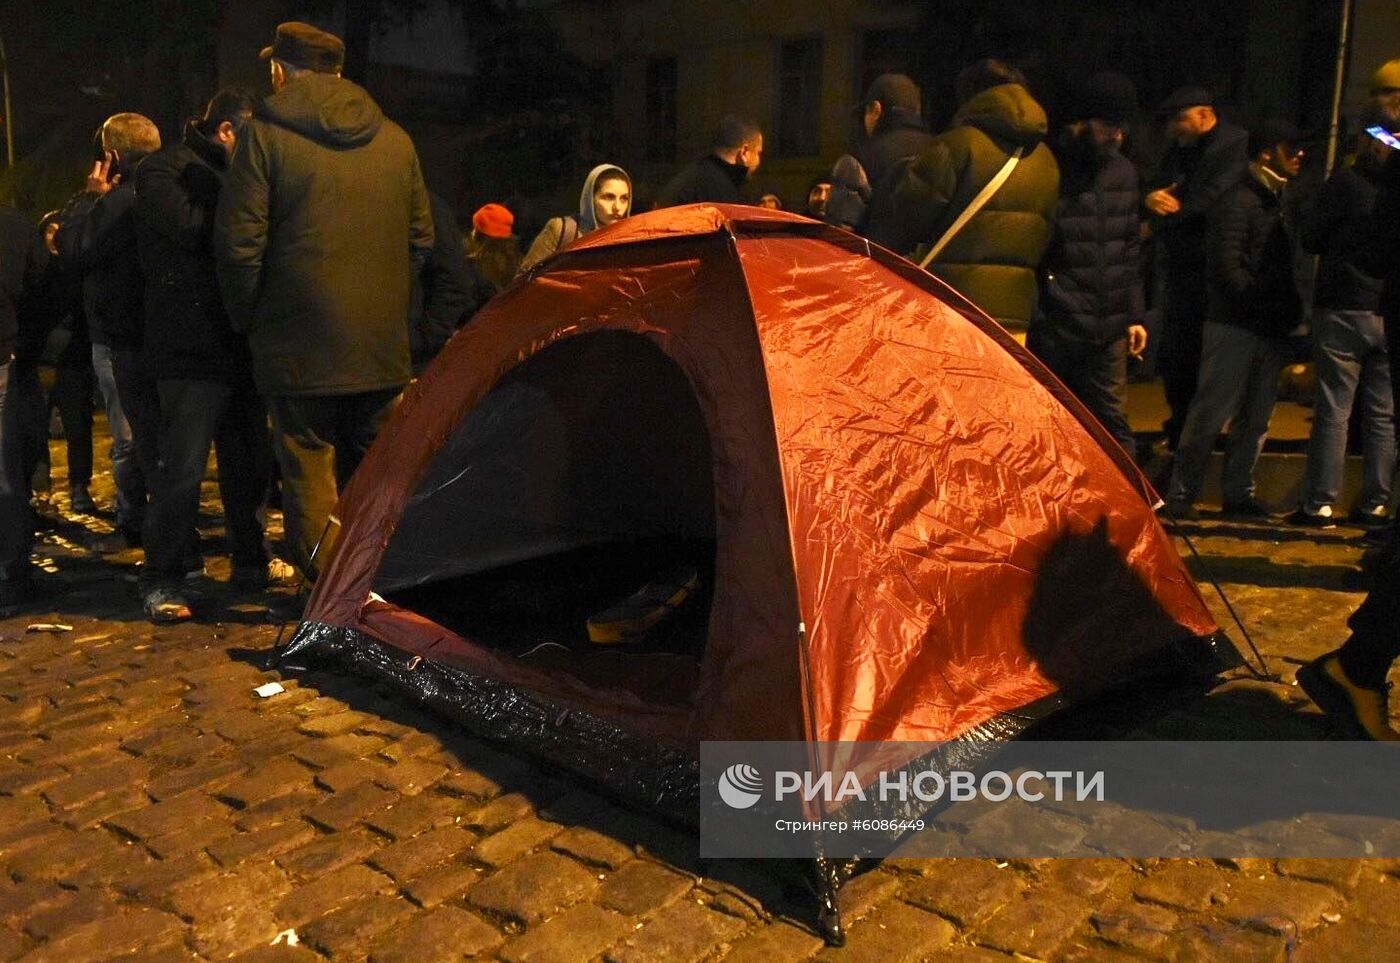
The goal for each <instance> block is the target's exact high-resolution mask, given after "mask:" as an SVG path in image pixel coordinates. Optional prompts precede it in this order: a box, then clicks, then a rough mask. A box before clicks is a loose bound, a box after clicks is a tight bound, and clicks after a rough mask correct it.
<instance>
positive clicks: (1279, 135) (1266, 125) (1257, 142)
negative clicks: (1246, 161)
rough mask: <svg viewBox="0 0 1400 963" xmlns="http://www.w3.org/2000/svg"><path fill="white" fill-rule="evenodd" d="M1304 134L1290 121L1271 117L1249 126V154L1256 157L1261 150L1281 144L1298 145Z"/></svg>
mask: <svg viewBox="0 0 1400 963" xmlns="http://www.w3.org/2000/svg"><path fill="white" fill-rule="evenodd" d="M1301 139H1302V136H1301V135H1300V134H1299V133H1298V128H1297V127H1296V126H1294V125H1293V124H1292V123H1291V122H1290V121H1287V120H1283V119H1282V118H1279V117H1270V118H1267V119H1265V120H1262V121H1260V122H1259V123H1257V124H1252V125H1250V128H1249V156H1250V157H1254V155H1256V154H1258V153H1259V152H1260V151H1261V150H1269V149H1270V148H1272V147H1276V146H1278V145H1279V144H1285V145H1287V146H1289V147H1296V146H1297V145H1298V142H1299V141H1300V140H1301Z"/></svg>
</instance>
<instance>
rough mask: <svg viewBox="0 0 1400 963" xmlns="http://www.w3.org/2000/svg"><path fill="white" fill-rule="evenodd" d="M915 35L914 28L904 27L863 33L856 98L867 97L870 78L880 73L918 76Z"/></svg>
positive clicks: (857, 68)
mask: <svg viewBox="0 0 1400 963" xmlns="http://www.w3.org/2000/svg"><path fill="white" fill-rule="evenodd" d="M912 34H913V28H910V27H903V28H900V29H898V30H867V31H866V32H865V33H864V34H862V35H861V38H860V58H859V60H858V62H857V67H856V77H855V82H856V89H855V95H854V97H853V98H852V99H853V100H854V101H859V100H860V98H862V97H864V96H865V92H866V91H867V90H869V89H870V83H871V81H873V80H874V79H875V78H876V77H878V76H880V75H881V74H887V73H896V74H908V75H909V76H911V77H912V76H915V74H914V70H913V66H914V65H913V63H911V61H912V59H913V58H912V56H911V55H912V53H913V49H912V48H913V43H912Z"/></svg>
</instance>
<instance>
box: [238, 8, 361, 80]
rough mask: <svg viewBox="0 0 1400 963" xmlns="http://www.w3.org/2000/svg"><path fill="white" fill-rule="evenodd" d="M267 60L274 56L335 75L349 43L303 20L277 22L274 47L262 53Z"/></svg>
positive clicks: (294, 65)
mask: <svg viewBox="0 0 1400 963" xmlns="http://www.w3.org/2000/svg"><path fill="white" fill-rule="evenodd" d="M258 56H259V57H261V58H262V59H263V60H267V59H268V58H273V59H276V60H280V61H282V62H283V63H287V64H291V65H292V66H293V67H301V68H302V69H304V70H314V71H316V72H318V73H323V74H333V73H337V72H339V70H340V68H341V67H343V66H344V65H345V42H344V41H343V40H341V39H340V38H339V37H337V36H336V35H335V34H333V33H326V31H324V30H322V29H321V28H319V27H313V26H312V25H311V24H309V23H302V22H301V21H300V20H288V21H287V22H286V23H279V24H278V25H277V34H276V36H275V37H274V38H273V40H272V46H270V47H264V48H263V49H262V52H261V53H259V54H258Z"/></svg>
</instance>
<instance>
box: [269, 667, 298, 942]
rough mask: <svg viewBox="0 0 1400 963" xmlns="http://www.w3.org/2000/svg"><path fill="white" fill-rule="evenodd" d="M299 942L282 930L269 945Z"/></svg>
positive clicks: (294, 932) (295, 937)
mask: <svg viewBox="0 0 1400 963" xmlns="http://www.w3.org/2000/svg"><path fill="white" fill-rule="evenodd" d="M273 685H276V683H275V682H274V683H273ZM300 942H301V938H300V937H298V936H297V931H296V930H283V931H282V932H280V933H278V934H277V935H276V936H274V937H273V938H272V943H271V945H272V946H276V945H277V944H279V943H286V944H287V945H288V946H296V945H297V944H298V943H300Z"/></svg>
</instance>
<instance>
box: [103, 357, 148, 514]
mask: <svg viewBox="0 0 1400 963" xmlns="http://www.w3.org/2000/svg"><path fill="white" fill-rule="evenodd" d="M112 372H113V374H115V375H116V379H117V394H118V396H120V398H121V401H122V410H123V411H125V412H126V419H127V422H128V423H129V424H130V425H131V437H132V443H133V446H134V450H135V452H136V462H137V464H138V465H140V467H141V472H142V478H143V479H144V480H145V483H146V485H147V486H148V488H149V486H150V479H151V477H152V476H153V475H154V474H155V473H156V466H157V465H158V464H159V462H160V394H159V393H158V392H157V389H156V382H155V379H154V378H151V377H149V376H148V375H147V374H146V372H145V368H144V366H143V364H142V361H141V352H140V351H136V350H133V349H129V348H121V349H118V350H117V351H116V352H114V353H113V355H112Z"/></svg>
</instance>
